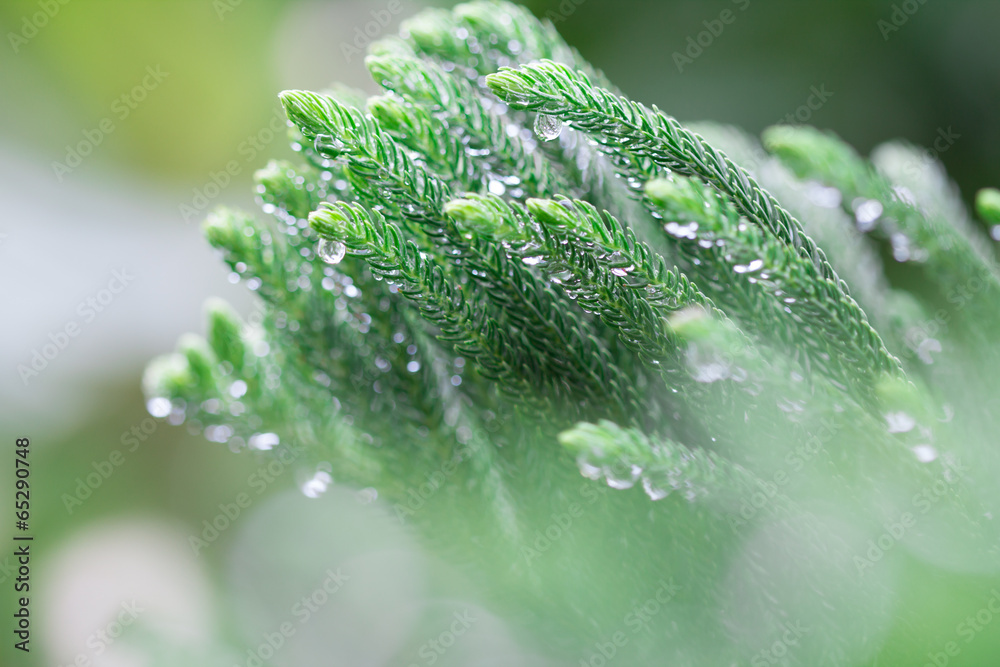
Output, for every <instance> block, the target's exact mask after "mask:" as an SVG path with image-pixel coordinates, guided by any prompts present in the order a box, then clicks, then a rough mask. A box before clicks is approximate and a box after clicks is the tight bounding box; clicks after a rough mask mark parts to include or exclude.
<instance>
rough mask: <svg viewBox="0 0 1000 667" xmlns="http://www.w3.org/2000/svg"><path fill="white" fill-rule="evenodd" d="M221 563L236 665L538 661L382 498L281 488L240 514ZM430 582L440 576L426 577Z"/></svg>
mask: <svg viewBox="0 0 1000 667" xmlns="http://www.w3.org/2000/svg"><path fill="white" fill-rule="evenodd" d="M237 530H238V531H239V532H238V535H237V537H236V539H235V540H234V542H233V544H232V548H231V551H230V557H229V565H228V567H227V573H228V575H227V578H228V580H229V589H230V592H229V595H228V596H227V597H228V599H229V600H230V603H231V604H232V613H233V615H234V617H235V618H236V619H237V621H238V625H239V628H240V630H241V633H242V637H241V639H242V640H243V642H244V647H243V648H242V649H241V650H240V661H241V662H240V664H244V665H247V664H252V662H253V659H254V658H262V659H263V661H264V663H265V664H272V665H274V666H275V667H283V666H286V665H287V666H289V667H291V666H295V667H311V666H313V665H316V666H317V667H318V666H326V665H352V666H353V667H366V666H370V667H381V666H389V665H407V664H424V665H430V664H437V665H441V666H446V667H447V666H452V665H454V666H456V667H457V666H459V665H463V666H466V667H468V666H477V667H494V666H496V667H500V666H501V665H525V666H529V665H542V664H550V663H543V662H542V661H541V660H540V659H538V658H535V657H532V656H530V655H528V654H526V653H525V652H524V651H523V650H522V649H520V648H519V647H518V646H517V644H516V643H515V641H514V639H513V638H512V637H511V636H510V633H509V632H508V630H507V628H506V626H505V624H504V623H503V622H502V621H501V620H500V619H499V618H497V617H496V616H495V615H494V614H491V613H490V612H489V611H487V610H486V609H484V608H483V607H482V606H480V605H479V604H477V603H475V602H473V601H472V600H469V599H463V597H462V596H461V595H458V596H455V595H448V593H447V592H445V591H443V590H442V584H441V583H440V582H448V584H447V586H448V587H451V588H454V587H455V583H456V582H460V581H461V580H462V577H461V575H460V573H458V572H456V571H454V570H452V569H450V568H449V567H448V566H445V565H443V564H442V563H440V562H436V561H431V560H429V559H428V557H427V556H426V555H425V554H423V553H422V550H421V549H420V547H419V546H418V545H417V544H416V543H415V542H414V541H413V540H412V538H411V537H410V535H409V534H408V533H407V532H406V531H405V530H404V529H403V527H402V526H401V525H400V524H399V522H398V520H397V519H396V518H395V515H394V514H393V512H392V510H391V509H390V508H388V507H386V506H384V505H383V504H381V503H380V502H374V503H368V502H366V501H365V498H364V496H363V495H359V494H357V493H355V492H351V491H349V490H347V489H344V488H342V487H337V486H334V487H331V488H330V489H329V490H328V491H327V492H326V493H324V494H323V495H321V496H320V497H319V498H307V497H306V496H305V495H303V494H302V493H300V492H296V491H288V492H285V493H283V494H280V495H276V496H274V497H271V498H270V499H268V500H267V501H265V504H263V505H261V506H259V507H256V508H254V511H253V513H252V514H250V515H248V518H247V519H245V520H241V521H240V524H239V527H238V528H237ZM434 582H438V583H436V584H435V583H434Z"/></svg>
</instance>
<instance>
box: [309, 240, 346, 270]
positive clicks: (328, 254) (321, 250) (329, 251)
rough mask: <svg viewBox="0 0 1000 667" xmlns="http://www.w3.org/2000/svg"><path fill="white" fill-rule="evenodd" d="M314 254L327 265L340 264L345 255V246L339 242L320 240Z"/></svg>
mask: <svg viewBox="0 0 1000 667" xmlns="http://www.w3.org/2000/svg"><path fill="white" fill-rule="evenodd" d="M316 253H317V254H318V255H319V256H320V258H321V259H322V260H323V261H324V262H326V263H327V264H340V261H341V260H342V259H344V255H346V254H347V246H345V245H344V244H343V243H341V242H340V241H332V240H330V239H322V240H321V241H320V242H319V245H318V246H317V248H316Z"/></svg>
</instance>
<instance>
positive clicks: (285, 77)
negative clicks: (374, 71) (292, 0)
mask: <svg viewBox="0 0 1000 667" xmlns="http://www.w3.org/2000/svg"><path fill="white" fill-rule="evenodd" d="M426 5H427V3H425V2H414V1H413V0H391V1H390V0H383V1H378V2H372V1H371V0H343V1H341V2H300V3H296V4H294V5H292V6H291V7H290V8H289V10H288V13H287V14H286V15H285V17H284V20H283V21H282V23H281V26H280V28H279V29H278V30H277V31H276V33H275V41H274V45H273V54H274V62H275V64H276V69H277V75H278V79H279V80H280V81H281V83H282V85H283V86H284V87H286V88H303V89H309V90H315V89H317V88H322V87H325V86H327V85H329V84H330V83H331V82H333V80H334V79H331V78H330V76H331V74H330V72H331V64H333V65H336V69H337V78H336V81H338V82H340V83H343V84H346V85H349V86H354V87H355V88H361V89H363V90H367V91H369V92H375V91H376V89H377V87H376V86H375V84H374V83H373V82H372V80H371V77H370V76H368V72H367V70H366V69H365V67H364V58H365V54H366V49H367V47H368V44H370V43H371V42H374V41H377V40H379V39H382V38H384V37H388V36H391V35H396V34H397V32H398V30H399V23H400V21H402V20H405V19H406V18H408V17H412V16H413V15H414V14H416V13H417V12H418V11H419V10H420V9H423V8H424V7H425V6H426Z"/></svg>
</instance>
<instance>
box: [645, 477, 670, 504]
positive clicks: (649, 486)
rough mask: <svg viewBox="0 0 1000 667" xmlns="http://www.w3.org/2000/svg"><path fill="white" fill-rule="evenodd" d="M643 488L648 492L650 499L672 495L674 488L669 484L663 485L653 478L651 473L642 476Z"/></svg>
mask: <svg viewBox="0 0 1000 667" xmlns="http://www.w3.org/2000/svg"><path fill="white" fill-rule="evenodd" d="M642 490H643V491H645V492H646V495H647V496H649V498H650V500H663V499H664V498H666V497H667V496H669V495H670V492H671V491H672V490H673V489H671V488H670V487H669V486H668V487H662V486H660V485H659V484H657V483H656V482H654V481H653V480H652V478H651V477H650V476H649V475H646V476H645V477H643V478H642Z"/></svg>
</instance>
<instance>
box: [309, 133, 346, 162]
mask: <svg viewBox="0 0 1000 667" xmlns="http://www.w3.org/2000/svg"><path fill="white" fill-rule="evenodd" d="M313 148H314V149H315V150H316V152H317V153H319V154H320V155H322V156H323V157H328V158H335V157H337V156H338V155H340V154H341V153H343V152H344V144H343V142H341V141H339V140H337V139H335V138H334V137H333V135H330V134H317V135H316V138H315V139H314V140H313Z"/></svg>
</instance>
